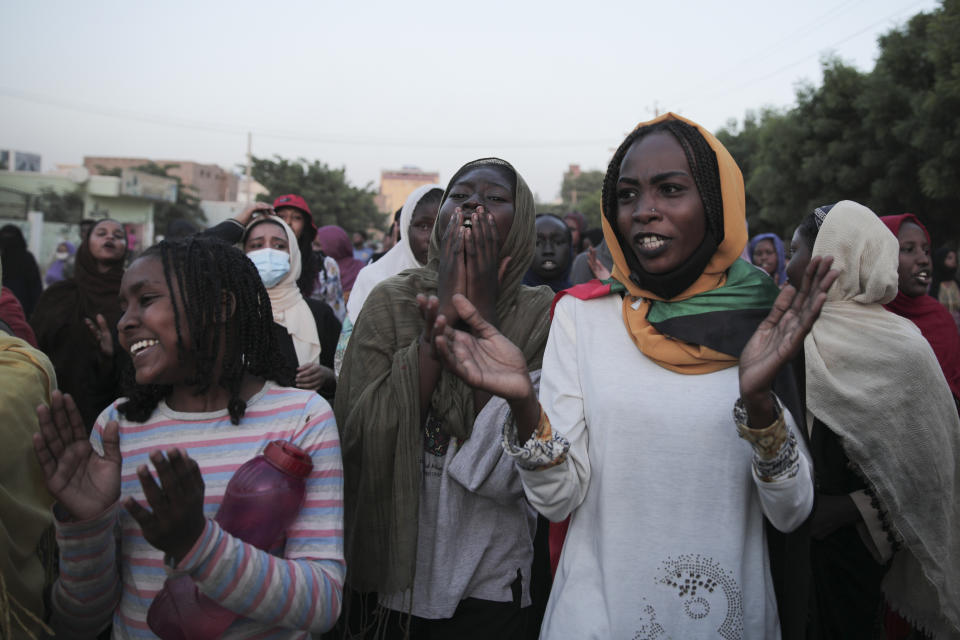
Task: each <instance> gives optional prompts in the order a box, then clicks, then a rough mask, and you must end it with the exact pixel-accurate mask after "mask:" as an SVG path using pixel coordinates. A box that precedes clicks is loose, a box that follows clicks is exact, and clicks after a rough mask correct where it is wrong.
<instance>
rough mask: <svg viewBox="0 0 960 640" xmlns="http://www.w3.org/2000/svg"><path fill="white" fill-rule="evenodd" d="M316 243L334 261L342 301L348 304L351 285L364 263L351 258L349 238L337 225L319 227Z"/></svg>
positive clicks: (351, 247)
mask: <svg viewBox="0 0 960 640" xmlns="http://www.w3.org/2000/svg"><path fill="white" fill-rule="evenodd" d="M316 241H317V243H318V244H319V245H320V250H321V251H323V253H324V254H326V256H327V257H328V258H332V259H333V260H335V261H336V263H337V268H338V270H339V272H340V285H341V286H342V287H343V299H344V302H349V301H350V291H351V290H352V289H353V283H354V282H355V281H356V279H357V274H358V273H360V269H362V268H363V267H364V264H365V263H363V262H361V261H360V260H357V259H355V258H354V257H353V245H352V244H350V238H348V237H347V232H346V231H344V230H343V229H342V228H341V227H338V226H337V225H334V224H331V225H327V226H325V227H320V229H318V230H317V235H316Z"/></svg>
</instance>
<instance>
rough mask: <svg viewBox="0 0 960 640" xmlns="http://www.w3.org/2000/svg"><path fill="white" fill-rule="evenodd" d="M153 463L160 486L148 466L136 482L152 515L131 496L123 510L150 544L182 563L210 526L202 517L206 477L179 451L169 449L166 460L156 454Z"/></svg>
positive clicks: (194, 461)
mask: <svg viewBox="0 0 960 640" xmlns="http://www.w3.org/2000/svg"><path fill="white" fill-rule="evenodd" d="M150 462H152V463H153V466H154V468H155V469H156V470H157V477H158V478H160V486H157V483H156V481H155V480H154V479H153V476H152V475H150V470H149V469H148V468H147V465H145V464H142V465H140V466H139V467H137V478H138V479H139V480H140V486H141V487H143V495H144V496H146V498H147V503H149V505H150V509H151V510H152V511H148V510H146V509H144V508H143V507H142V506H140V504H139V503H137V501H136V500H134V499H133V498H132V497H130V496H128V497H127V498H126V499H125V500H124V501H123V506H124V508H125V509H126V510H127V511H128V512H130V515H131V516H133V519H134V520H136V521H137V522H138V523H140V528H141V529H143V537H144V538H146V539H147V542H149V543H150V544H152V545H153V546H154V547H155V548H157V549H159V550H160V551H163V552H164V553H166V554H167V555H169V556H170V557H172V558H173V559H174V561H176V562H179V561H180V560H181V559H183V556H185V555H186V554H187V552H188V551H190V549H191V548H192V547H193V545H194V544H195V543H196V541H197V538H199V537H200V534H202V533H203V529H204V527H205V526H206V524H207V519H206V517H205V516H204V515H203V490H204V485H203V476H202V475H201V474H200V466H199V465H198V464H197V461H196V460H194V459H192V458H191V457H190V456H188V455H187V454H186V453H185V452H183V451H181V450H180V449H170V450H169V451H167V455H166V457H164V455H163V452H162V451H160V450H157V451H153V452H152V453H151V454H150Z"/></svg>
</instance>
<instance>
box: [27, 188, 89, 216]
mask: <svg viewBox="0 0 960 640" xmlns="http://www.w3.org/2000/svg"><path fill="white" fill-rule="evenodd" d="M34 206H35V207H36V208H37V209H38V210H40V211H42V212H43V216H44V220H46V221H47V222H70V223H76V222H80V219H81V218H82V217H83V198H82V197H81V196H80V194H79V193H77V190H76V189H75V190H73V191H67V192H66V193H59V192H57V191H55V190H53V189H50V188H47V189H41V190H40V195H39V196H37V199H36V200H35V201H34Z"/></svg>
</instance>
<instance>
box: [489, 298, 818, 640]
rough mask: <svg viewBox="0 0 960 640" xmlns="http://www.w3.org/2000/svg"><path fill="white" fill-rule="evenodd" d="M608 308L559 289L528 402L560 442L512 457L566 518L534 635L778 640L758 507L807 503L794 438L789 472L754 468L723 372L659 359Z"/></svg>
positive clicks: (781, 517) (538, 504) (786, 518)
mask: <svg viewBox="0 0 960 640" xmlns="http://www.w3.org/2000/svg"><path fill="white" fill-rule="evenodd" d="M621 306H622V303H621V301H620V299H619V298H617V297H616V296H610V297H606V298H600V299H596V300H587V301H583V300H577V299H575V298H573V297H571V296H567V297H565V298H562V299H561V300H560V302H559V303H558V304H557V307H556V309H555V313H554V319H553V325H552V326H551V331H550V338H549V341H548V343H547V347H546V351H545V353H544V360H543V377H542V379H541V385H540V403H541V406H542V407H543V409H544V411H545V413H546V415H547V417H548V418H549V421H550V423H551V425H552V427H551V428H552V431H553V437H554V439H555V442H554V444H557V443H562V444H563V446H547V447H543V448H542V449H541V450H540V451H539V452H537V453H538V455H541V456H542V455H547V456H548V457H552V458H553V464H552V465H541V466H540V468H538V469H533V468H524V467H531V466H535V465H530V464H524V465H522V466H521V465H518V466H521V471H520V473H521V479H522V482H523V484H524V488H525V490H526V495H527V497H528V499H529V500H530V502H531V504H533V506H534V507H535V508H536V509H537V510H538V511H539V512H540V513H542V514H543V515H545V516H546V517H548V518H549V519H551V520H553V521H560V520H563V519H564V518H566V517H567V516H568V515H570V516H571V519H570V527H569V530H568V532H567V537H566V541H565V543H564V547H563V552H562V555H561V557H560V563H559V566H558V568H557V573H556V577H555V579H554V584H553V590H552V592H551V594H550V601H549V604H548V606H547V612H546V616H545V618H544V623H543V627H542V630H541V638H551V639H553V638H576V639H578V640H579V639H585V638H598V639H599V638H614V637H616V638H634V639H636V640H640V639H663V638H667V637H673V638H717V637H721V638H724V639H726V640H732V639H737V638H779V637H780V629H779V623H778V619H777V606H776V599H775V594H774V588H773V583H772V579H771V573H770V562H769V558H768V554H767V550H766V544H765V535H766V534H765V531H764V517H766V518H767V519H769V520H770V521H771V523H772V524H773V525H774V526H775V527H777V528H778V529H780V530H782V531H790V530H792V529H794V528H796V527H797V526H799V525H800V524H801V523H802V522H803V521H804V520H805V519H806V518H807V516H808V515H809V514H810V511H811V509H812V506H813V482H812V477H811V469H810V463H809V455H808V453H807V451H806V448H805V445H804V443H803V440H802V438H795V439H796V440H797V444H796V445H795V446H797V447H798V448H799V456H798V458H797V462H796V465H795V468H794V469H793V471H792V472H791V473H788V474H785V475H784V476H782V477H778V478H777V479H776V480H775V481H771V482H768V481H764V480H763V479H761V478H760V476H759V475H757V473H756V472H755V471H754V465H753V455H754V454H753V451H752V449H751V447H750V446H749V445H748V444H747V443H745V442H743V441H742V440H740V439H739V438H738V436H737V431H736V427H735V423H734V420H733V416H732V408H733V405H734V402H735V401H736V399H737V397H738V393H739V384H738V370H737V368H736V367H731V368H729V369H724V370H721V371H717V372H714V373H709V374H704V375H681V374H678V373H674V372H672V371H669V370H667V369H664V368H662V367H660V366H658V365H657V364H655V363H654V362H653V361H652V360H650V359H649V358H647V357H646V356H644V355H643V354H642V353H641V352H640V351H639V350H638V349H637V348H636V346H634V344H633V342H632V340H631V338H630V336H629V335H628V334H627V332H626V329H625V327H624V325H623V321H622V309H621ZM785 417H786V420H787V425H788V428H789V429H790V430H791V431H793V432H794V433H796V425H794V424H793V421H792V418H791V417H790V416H789V412H787V414H786V416H785ZM506 440H507V441H508V442H505V445H507V448H508V449H509V448H510V446H509V444H510V443H509V438H507V439H506ZM514 446H516V443H515V438H514ZM529 446H530V443H527V449H528V450H527V451H526V455H527V462H528V463H529V462H530V458H529V453H530V452H529Z"/></svg>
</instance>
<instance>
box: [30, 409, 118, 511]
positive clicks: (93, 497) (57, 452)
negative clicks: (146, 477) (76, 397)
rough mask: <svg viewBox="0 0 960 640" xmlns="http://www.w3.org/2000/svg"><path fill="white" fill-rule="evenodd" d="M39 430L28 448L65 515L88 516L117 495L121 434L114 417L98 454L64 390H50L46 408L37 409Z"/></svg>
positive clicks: (105, 507) (101, 508) (104, 433)
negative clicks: (61, 391)
mask: <svg viewBox="0 0 960 640" xmlns="http://www.w3.org/2000/svg"><path fill="white" fill-rule="evenodd" d="M37 418H38V419H39V422H40V433H35V434H34V435H33V449H34V452H35V453H36V455H37V461H38V462H39V463H40V468H41V469H42V471H43V478H44V481H45V482H46V485H47V490H48V491H49V492H50V495H52V496H53V497H54V498H56V499H57V501H58V502H59V503H60V505H61V506H62V507H63V508H64V509H66V510H67V511H68V512H69V513H70V515H71V516H72V517H73V518H75V519H77V520H88V519H90V518H93V517H96V516H98V515H100V514H101V513H103V512H104V511H106V510H107V509H108V508H109V507H110V506H111V505H112V504H113V503H115V502H116V501H117V500H118V499H119V498H120V465H121V462H122V460H121V457H120V437H119V435H118V426H117V423H116V421H110V422H108V423H107V426H106V428H105V429H104V432H103V456H100V455H99V454H97V452H96V451H94V450H93V447H91V446H90V439H89V437H88V436H87V430H86V428H85V426H84V424H83V418H81V417H80V411H79V410H78V409H77V405H76V403H74V401H73V398H72V397H70V395H69V394H62V393H60V392H59V391H54V392H53V393H52V394H51V400H50V407H49V408H48V407H46V406H44V405H40V406H38V407H37Z"/></svg>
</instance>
